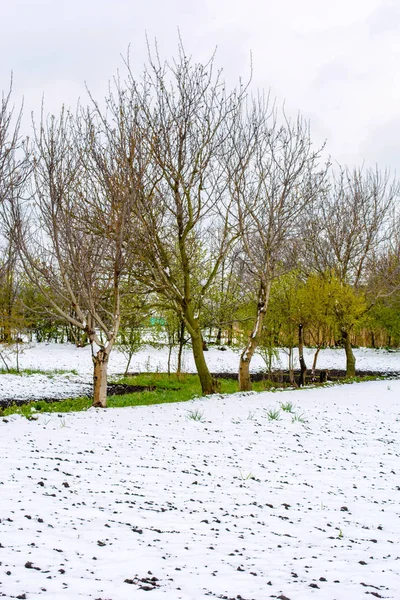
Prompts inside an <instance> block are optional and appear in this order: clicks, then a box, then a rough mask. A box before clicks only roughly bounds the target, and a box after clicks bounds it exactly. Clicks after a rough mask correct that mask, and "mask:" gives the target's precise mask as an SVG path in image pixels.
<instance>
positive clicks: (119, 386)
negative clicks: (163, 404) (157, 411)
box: [0, 369, 400, 409]
mask: <svg viewBox="0 0 400 600" xmlns="http://www.w3.org/2000/svg"><path fill="white" fill-rule="evenodd" d="M321 372H322V374H323V380H324V381H340V380H342V379H344V378H345V377H346V371H343V370H339V369H330V370H327V371H322V370H321V371H320V370H318V369H317V371H316V373H315V377H314V378H312V377H311V373H310V372H309V371H308V373H307V376H306V385H314V384H317V383H319V382H320V376H321ZM324 373H325V377H326V379H325V377H324ZM294 374H295V380H296V382H297V381H298V380H299V377H300V371H295V372H294ZM129 375H131V376H134V375H140V373H129ZM191 375H195V373H191ZM212 375H213V377H215V378H216V379H237V377H238V376H237V373H213V374H212ZM357 377H360V379H363V378H364V377H377V378H378V377H383V378H388V379H393V378H399V377H400V372H387V371H359V372H357ZM251 379H252V381H271V382H273V383H276V384H277V386H279V385H280V384H282V385H287V384H289V383H290V379H289V372H288V371H273V372H272V373H269V374H268V373H264V372H259V373H252V374H251ZM155 389H156V387H155V386H151V385H149V386H146V385H128V384H125V383H110V384H109V385H108V386H107V395H108V396H121V395H122V394H134V393H140V392H152V391H154V390H155ZM176 389H177V390H178V389H179V387H177V388H176ZM88 397H91V395H88ZM41 400H43V401H45V402H49V403H50V402H59V401H60V398H41ZM34 402H37V400H27V399H20V398H7V399H3V400H0V409H1V408H7V407H8V406H11V405H12V404H15V405H16V406H22V405H23V404H30V403H34Z"/></svg>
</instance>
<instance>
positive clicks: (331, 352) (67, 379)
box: [0, 343, 400, 400]
mask: <svg viewBox="0 0 400 600" xmlns="http://www.w3.org/2000/svg"><path fill="white" fill-rule="evenodd" d="M354 353H355V356H356V359H357V365H356V366H357V370H358V371H366V370H373V371H380V372H388V373H393V372H397V373H400V351H392V352H388V351H386V350H369V349H367V348H359V349H356V350H354ZM313 354H314V350H312V349H310V348H307V349H306V351H305V359H306V362H307V365H308V367H311V365H312V358H313ZM206 360H207V363H208V365H209V368H210V370H211V371H212V372H213V373H221V372H226V373H237V370H238V364H239V350H237V351H232V350H226V351H224V352H223V351H221V350H218V349H217V348H210V350H209V351H208V352H207V353H206ZM19 361H20V367H21V368H22V369H41V370H47V371H51V370H52V369H64V370H72V369H74V370H75V371H76V372H77V373H78V375H71V374H65V375H52V377H51V378H49V377H46V376H45V375H31V376H29V377H20V376H18V375H0V400H1V399H10V398H12V399H24V398H31V399H40V398H70V397H73V396H79V395H82V394H87V393H90V391H91V389H92V385H91V378H92V360H91V355H90V347H89V346H87V347H85V348H76V346H74V345H72V344H44V343H42V344H32V345H28V346H27V347H26V348H25V349H24V351H23V353H22V354H21V356H20V358H19ZM9 362H10V365H11V366H13V365H15V355H10V357H9ZM125 367H126V358H125V357H124V355H123V354H122V353H121V352H119V351H118V350H117V349H115V350H113V351H112V353H111V357H110V365H109V373H110V374H111V375H115V374H117V373H123V372H124V371H125ZM175 367H176V355H175V354H174V355H173V356H172V362H171V368H172V370H174V368H175ZM251 367H252V371H253V372H256V371H260V370H262V369H264V368H265V364H264V362H263V360H262V358H261V357H260V356H259V355H255V356H254V358H253V360H252V364H251ZM274 367H275V368H284V369H286V368H287V355H285V353H284V352H283V351H281V352H280V354H279V359H278V360H277V361H275V363H274ZM318 368H321V369H345V355H344V351H343V350H342V349H337V350H336V349H326V350H321V352H320V355H319V358H318ZM183 370H185V371H187V372H189V373H190V372H195V370H196V369H195V365H194V361H193V356H192V352H191V350H190V349H186V350H185V351H184V356H183ZM130 371H139V372H144V371H159V372H166V371H167V351H166V350H165V349H156V348H152V347H150V346H148V347H145V348H144V349H143V350H141V351H140V352H138V353H137V354H135V356H134V357H133V359H132V362H131V365H130Z"/></svg>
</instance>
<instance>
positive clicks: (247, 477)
mask: <svg viewBox="0 0 400 600" xmlns="http://www.w3.org/2000/svg"><path fill="white" fill-rule="evenodd" d="M399 399H400V381H398V380H394V381H385V382H384V381H380V382H369V383H363V384H353V385H346V386H338V387H331V388H326V389H308V390H301V391H287V392H280V393H275V394H274V393H266V392H264V393H261V394H242V395H239V394H237V395H234V396H229V397H220V396H214V397H210V398H207V399H197V400H194V401H191V402H189V403H182V404H168V405H159V406H151V407H137V408H126V409H106V410H102V411H99V410H97V409H90V410H89V411H87V412H83V413H75V414H65V415H63V416H61V415H56V414H52V415H50V414H48V415H45V414H40V415H39V416H38V420H37V421H28V420H25V419H24V418H22V417H20V416H16V415H15V416H12V417H8V418H7V419H6V420H4V419H0V455H1V456H2V458H3V460H2V461H1V463H0V498H1V502H0V597H1V596H2V597H4V598H27V599H33V598H37V597H39V596H40V597H43V598H49V599H51V600H58V599H60V600H61V599H62V600H67V599H68V600H77V599H79V598H82V599H83V598H92V599H97V600H100V599H101V600H132V599H133V600H140V599H141V598H148V597H150V598H152V599H153V600H158V599H160V600H161V599H164V600H179V599H182V600H197V599H201V598H225V599H226V598H229V599H234V598H235V599H242V600H243V599H245V600H251V599H253V600H263V599H267V598H280V599H281V600H285V599H286V600H287V599H290V600H309V599H310V598H311V599H313V598H315V599H318V600H335V599H336V600H357V599H361V598H365V599H367V598H371V597H372V598H373V597H376V598H392V599H397V600H398V599H399V598H400V402H399ZM288 402H291V403H292V404H293V406H294V408H293V410H294V411H295V414H297V415H303V416H302V417H301V418H300V420H293V414H291V413H288V412H284V411H282V410H281V419H280V420H270V419H269V418H268V410H269V409H271V408H279V406H280V404H281V403H288ZM196 415H197V416H198V417H201V420H194V419H193V418H191V417H194V416H196ZM303 421H304V422H303Z"/></svg>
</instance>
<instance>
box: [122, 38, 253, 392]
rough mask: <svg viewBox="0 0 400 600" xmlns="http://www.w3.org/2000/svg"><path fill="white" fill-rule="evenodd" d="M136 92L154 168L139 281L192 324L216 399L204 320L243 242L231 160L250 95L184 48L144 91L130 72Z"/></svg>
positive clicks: (142, 216)
mask: <svg viewBox="0 0 400 600" xmlns="http://www.w3.org/2000/svg"><path fill="white" fill-rule="evenodd" d="M128 67H129V64H128ZM129 85H130V87H131V88H132V89H136V91H137V98H138V103H139V106H140V109H141V115H142V123H141V125H142V132H143V133H142V137H143V140H144V146H143V148H144V151H143V160H144V162H145V164H146V178H145V185H144V189H143V195H142V199H141V201H140V203H139V204H138V206H137V209H138V210H137V218H138V220H140V231H141V235H140V236H138V237H137V247H138V251H137V256H138V259H139V260H138V266H137V271H136V272H137V276H138V278H139V279H140V280H141V281H142V282H143V283H144V284H145V285H146V286H147V288H148V290H149V291H151V292H155V293H157V295H158V297H160V298H161V299H162V302H163V303H164V304H165V305H166V306H167V307H169V308H171V309H173V310H175V312H176V313H177V314H178V316H179V318H181V319H182V320H183V321H184V324H185V327H186V329H187V331H188V333H189V335H190V338H191V343H192V348H193V355H194V360H195V364H196V368H197V372H198V375H199V378H200V382H201V386H202V391H203V393H204V394H211V393H213V392H214V391H215V390H216V382H215V381H214V380H213V378H212V376H211V374H210V372H209V369H208V367H207V364H206V361H205V357H204V351H203V338H202V332H201V321H200V315H201V311H202V310H203V305H204V298H205V297H206V295H207V293H208V290H209V288H210V286H211V284H212V282H213V281H214V279H215V277H216V275H217V273H218V271H219V269H220V266H221V263H222V261H223V259H224V256H225V255H226V253H227V251H228V249H229V248H230V246H231V245H232V244H233V243H234V240H235V239H236V238H237V232H236V231H235V230H234V229H233V228H232V227H231V223H230V214H231V211H230V204H231V199H230V198H229V195H228V194H227V178H226V171H225V169H224V165H223V157H224V156H225V154H226V152H227V148H228V145H229V136H230V131H231V127H232V123H233V122H234V119H235V117H236V115H237V112H238V107H239V106H240V103H241V99H242V96H243V91H242V90H239V91H236V90H234V91H232V92H230V93H228V92H226V90H225V84H224V82H223V80H222V78H221V73H220V72H215V67H214V57H212V58H211V60H210V61H209V62H208V63H207V64H204V65H203V64H195V63H193V61H192V60H191V59H190V58H188V57H187V56H186V55H185V52H184V49H183V47H182V45H180V46H179V53H178V58H177V59H176V60H175V61H173V62H172V63H168V62H165V63H163V62H161V60H160V58H159V56H158V52H157V50H156V51H155V54H154V55H152V54H151V52H149V66H148V68H146V71H145V74H144V77H143V82H142V84H141V85H140V86H139V85H138V84H137V83H136V81H135V80H134V78H133V75H132V73H131V72H130V71H129Z"/></svg>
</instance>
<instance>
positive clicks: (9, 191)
mask: <svg viewBox="0 0 400 600" xmlns="http://www.w3.org/2000/svg"><path fill="white" fill-rule="evenodd" d="M11 97H12V79H11V82H10V87H9V89H8V91H7V92H6V93H3V94H2V96H1V105H0V218H1V223H0V231H1V242H0V247H1V250H0V281H1V288H2V290H1V291H2V294H1V295H2V304H3V307H2V308H3V315H2V319H1V321H2V323H1V327H2V336H1V337H2V341H6V342H10V341H11V338H12V332H11V329H12V318H13V317H12V313H13V307H14V304H15V301H16V290H17V281H16V276H17V264H16V263H17V253H16V250H15V246H14V244H13V239H12V236H10V232H9V230H8V228H7V226H6V223H7V212H8V208H9V203H10V202H11V200H12V199H13V198H17V197H19V196H20V195H21V193H22V190H23V188H24V185H25V182H26V180H27V177H28V174H29V164H28V161H27V158H26V153H25V140H23V139H21V137H20V133H19V132H20V124H21V118H22V108H21V109H20V110H19V111H18V112H15V110H14V107H13V106H12V105H11Z"/></svg>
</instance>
